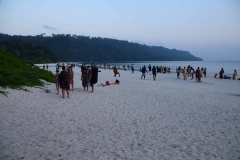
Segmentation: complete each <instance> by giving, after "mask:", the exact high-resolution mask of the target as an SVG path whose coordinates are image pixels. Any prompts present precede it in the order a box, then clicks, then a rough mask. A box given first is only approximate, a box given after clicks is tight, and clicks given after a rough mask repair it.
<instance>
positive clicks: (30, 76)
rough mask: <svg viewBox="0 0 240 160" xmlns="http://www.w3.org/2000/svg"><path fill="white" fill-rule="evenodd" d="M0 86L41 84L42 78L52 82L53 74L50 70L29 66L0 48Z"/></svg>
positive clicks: (53, 79) (15, 86)
mask: <svg viewBox="0 0 240 160" xmlns="http://www.w3.org/2000/svg"><path fill="white" fill-rule="evenodd" d="M0 68H1V70H0V86H1V87H10V88H20V87H21V86H43V82H41V81H40V79H43V80H45V81H47V82H51V83H54V82H55V76H54V75H53V74H52V72H50V71H46V70H43V69H40V68H39V67H33V68H32V67H31V66H29V65H27V64H26V63H25V62H24V61H22V60H20V59H18V58H16V57H15V56H13V55H12V54H10V53H8V52H5V51H2V50H0Z"/></svg>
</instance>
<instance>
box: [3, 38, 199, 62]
mask: <svg viewBox="0 0 240 160" xmlns="http://www.w3.org/2000/svg"><path fill="white" fill-rule="evenodd" d="M0 40H5V41H6V40H7V41H9V40H15V41H16V40H17V41H22V42H29V43H33V44H37V45H41V46H45V47H47V48H49V49H51V50H52V51H54V52H55V53H57V55H58V57H59V60H60V61H72V62H80V61H202V59H201V58H198V57H195V56H193V55H192V54H190V53H189V52H188V51H180V50H176V49H167V48H164V47H161V46H147V45H142V44H138V43H133V42H128V41H124V40H116V39H110V38H101V37H89V36H78V35H70V34H52V36H44V34H41V35H37V36H21V35H13V36H11V35H7V34H0Z"/></svg>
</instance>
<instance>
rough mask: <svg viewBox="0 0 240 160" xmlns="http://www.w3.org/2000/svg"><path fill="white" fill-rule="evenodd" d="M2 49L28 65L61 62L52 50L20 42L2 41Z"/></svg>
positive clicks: (0, 45)
mask: <svg viewBox="0 0 240 160" xmlns="http://www.w3.org/2000/svg"><path fill="white" fill-rule="evenodd" d="M0 49H1V50H3V51H7V52H9V53H11V54H13V55H14V56H16V57H17V58H19V59H22V60H23V61H25V62H26V63H31V62H33V63H53V62H57V61H58V60H59V58H58V55H57V54H56V53H54V52H53V51H52V50H50V49H48V48H46V47H43V46H40V45H35V44H32V43H27V42H20V41H1V40H0Z"/></svg>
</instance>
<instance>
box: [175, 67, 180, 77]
mask: <svg viewBox="0 0 240 160" xmlns="http://www.w3.org/2000/svg"><path fill="white" fill-rule="evenodd" d="M176 72H177V78H178V79H180V72H181V67H180V66H179V67H178V68H176Z"/></svg>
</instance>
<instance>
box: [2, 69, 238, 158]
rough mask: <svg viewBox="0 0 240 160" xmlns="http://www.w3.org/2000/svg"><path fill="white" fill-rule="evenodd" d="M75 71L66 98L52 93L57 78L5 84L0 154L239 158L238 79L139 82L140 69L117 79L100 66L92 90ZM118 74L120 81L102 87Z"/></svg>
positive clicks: (165, 77) (173, 77) (159, 77)
mask: <svg viewBox="0 0 240 160" xmlns="http://www.w3.org/2000/svg"><path fill="white" fill-rule="evenodd" d="M49 69H50V70H55V68H54V67H50V68H49ZM74 71H75V89H74V91H73V92H72V91H70V98H64V99H63V98H62V97H61V95H57V94H56V89H55V84H46V85H45V86H44V87H40V88H37V87H25V88H26V89H28V90H29V92H26V91H23V90H12V89H3V90H4V91H6V92H9V94H7V95H8V97H6V96H4V95H3V94H0V159H4V160H5V159H6V160H8V159H14V160H15V159H26V160H35V159H50V160H51V159H54V160H55V159H64V160H65V159H66V160H85V159H86V160H95V159H99V160H107V159H111V160H112V159H114V160H115V159H124V160H125V159H126V160H148V159H156V160H164V159H168V160H173V159H176V160H183V159H184V160H185V159H186V160H193V159H213V160H216V159H224V160H233V159H240V81H233V80H219V79H214V78H212V77H209V78H203V82H202V83H201V84H198V83H195V82H194V81H193V80H187V81H184V80H183V79H180V80H179V79H177V78H176V74H170V75H169V74H165V75H163V74H158V75H157V80H156V81H153V80H152V75H147V76H146V80H141V79H140V77H141V73H140V72H139V71H135V73H134V74H132V73H131V71H121V70H120V74H121V77H114V76H113V72H112V70H104V69H101V72H99V81H98V84H96V85H95V92H94V93H90V89H91V88H89V91H83V88H82V86H81V81H80V68H78V67H75V68H74ZM116 79H119V80H120V84H119V85H112V86H105V87H102V86H100V84H101V83H105V82H106V81H107V80H108V81H110V82H114V81H115V80H116ZM46 89H48V90H50V93H46V92H45V90H46Z"/></svg>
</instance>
